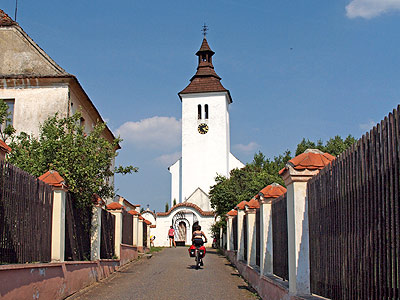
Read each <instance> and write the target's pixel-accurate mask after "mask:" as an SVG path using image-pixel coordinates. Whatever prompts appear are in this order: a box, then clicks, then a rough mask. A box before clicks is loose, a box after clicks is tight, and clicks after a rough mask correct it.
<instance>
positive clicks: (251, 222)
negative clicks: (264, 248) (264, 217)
mask: <svg viewBox="0 0 400 300" xmlns="http://www.w3.org/2000/svg"><path fill="white" fill-rule="evenodd" d="M253 200H254V199H253ZM253 200H251V201H249V203H248V204H246V211H245V214H246V218H247V222H246V227H247V228H244V230H247V265H249V266H255V265H256V234H257V233H256V207H254V206H253V205H251V204H250V202H252V201H253ZM255 201H257V200H255ZM257 202H258V201H257Z"/></svg>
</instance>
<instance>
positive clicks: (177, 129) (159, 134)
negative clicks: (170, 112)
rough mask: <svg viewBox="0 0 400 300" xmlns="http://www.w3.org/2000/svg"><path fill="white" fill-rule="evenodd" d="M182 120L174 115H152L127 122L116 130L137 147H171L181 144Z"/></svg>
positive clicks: (126, 140)
mask: <svg viewBox="0 0 400 300" xmlns="http://www.w3.org/2000/svg"><path fill="white" fill-rule="evenodd" d="M181 126H182V125H181V121H180V120H177V119H175V118H173V117H158V116H155V117H151V118H148V119H143V120H140V121H138V122H126V123H124V124H122V125H121V127H119V128H118V129H117V130H116V133H117V134H119V135H120V136H121V138H122V139H123V140H124V141H125V142H128V143H130V144H132V145H134V146H135V147H138V148H146V149H163V150H164V149H171V148H174V147H177V146H179V145H180V144H181Z"/></svg>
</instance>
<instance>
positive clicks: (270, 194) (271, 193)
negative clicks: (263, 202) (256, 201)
mask: <svg viewBox="0 0 400 300" xmlns="http://www.w3.org/2000/svg"><path fill="white" fill-rule="evenodd" d="M286 191H287V190H286V188H284V187H283V186H281V185H280V184H278V183H273V184H270V185H267V186H266V187H265V188H263V189H262V190H261V191H260V193H261V194H263V196H264V198H278V197H279V196H281V195H283V194H284V193H286Z"/></svg>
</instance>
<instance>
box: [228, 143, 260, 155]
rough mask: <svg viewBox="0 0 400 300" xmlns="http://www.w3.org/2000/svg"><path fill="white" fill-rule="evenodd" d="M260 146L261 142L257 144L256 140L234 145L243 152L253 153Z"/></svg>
mask: <svg viewBox="0 0 400 300" xmlns="http://www.w3.org/2000/svg"><path fill="white" fill-rule="evenodd" d="M259 147H260V145H259V144H257V143H256V142H250V143H248V144H247V145H243V144H236V145H234V146H233V148H235V149H236V150H237V151H239V152H243V153H251V152H254V151H255V150H256V149H258V148H259Z"/></svg>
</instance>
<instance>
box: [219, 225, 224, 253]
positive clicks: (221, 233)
mask: <svg viewBox="0 0 400 300" xmlns="http://www.w3.org/2000/svg"><path fill="white" fill-rule="evenodd" d="M223 247H224V229H223V228H222V227H220V228H219V248H220V249H222V248H223Z"/></svg>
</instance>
